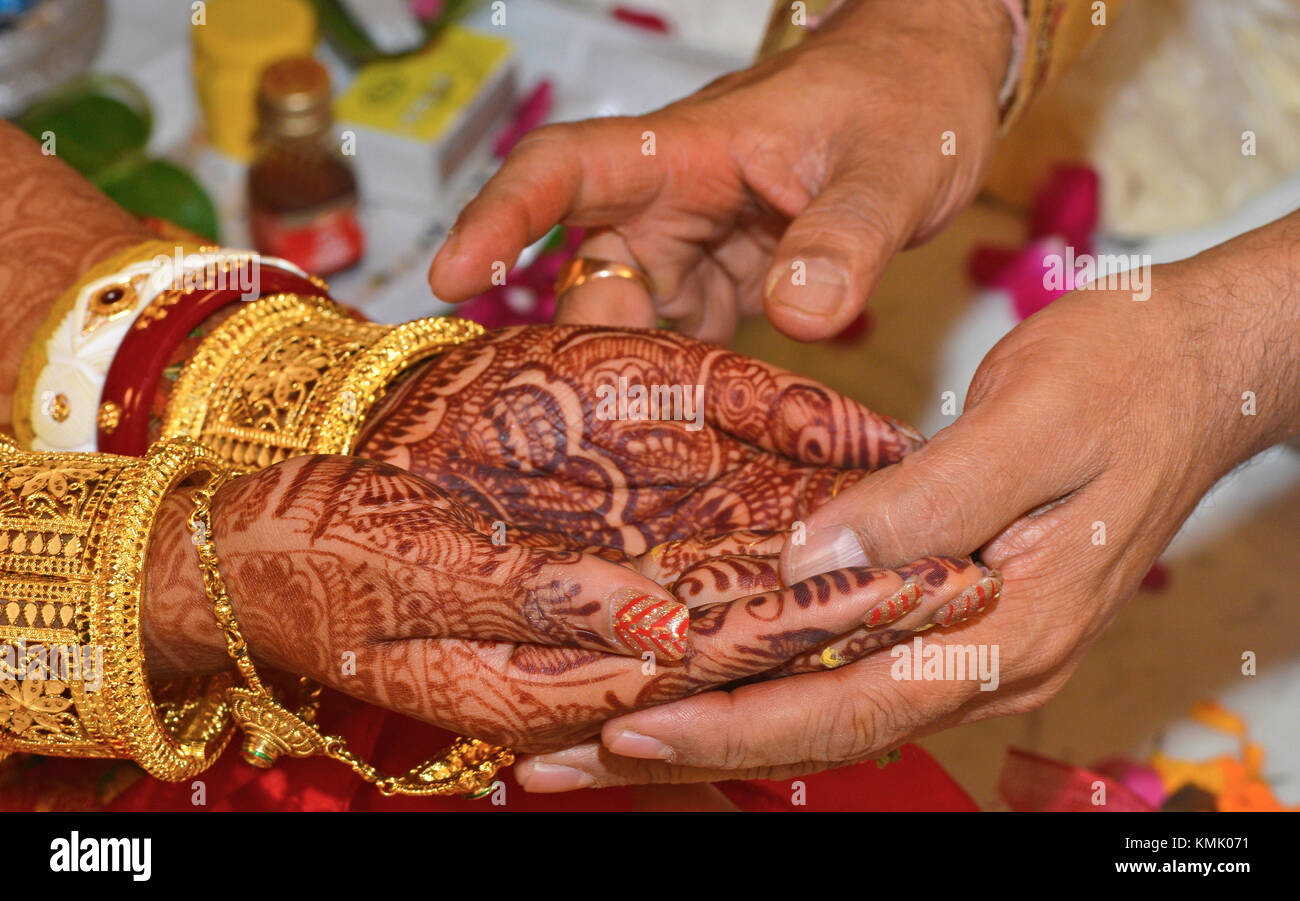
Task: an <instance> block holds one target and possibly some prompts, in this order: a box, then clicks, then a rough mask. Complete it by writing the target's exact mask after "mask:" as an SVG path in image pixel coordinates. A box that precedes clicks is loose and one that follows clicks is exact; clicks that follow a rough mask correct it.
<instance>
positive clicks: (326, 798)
mask: <svg viewBox="0 0 1300 901" xmlns="http://www.w3.org/2000/svg"><path fill="white" fill-rule="evenodd" d="M322 720H323V721H322V726H323V727H324V728H325V729H326V730H327V731H338V732H341V733H343V734H344V735H346V736H347V738H348V743H349V746H350V747H351V748H352V749H353V750H354V751H356V752H357V753H359V754H360V755H361V756H362V757H364V758H366V759H367V760H370V761H371V762H372V763H374V764H376V765H377V766H378V767H379V768H380V769H382V770H384V771H386V772H402V771H405V770H406V769H408V768H410V767H411V766H412V765H414V764H415V763H416V762H417V761H418V760H419V759H421V758H422V757H425V756H427V755H428V754H429V753H430V752H431V751H432V750H433V749H435V748H439V747H442V746H443V745H445V744H446V743H447V742H448V741H450V739H451V736H450V735H449V734H448V733H446V732H442V731H441V730H437V729H434V728H432V727H430V726H425V725H424V724H421V723H417V722H415V721H414V720H411V719H408V718H406V717H401V716H397V715H394V714H389V713H387V712H385V711H383V710H380V709H379V708H377V707H371V706H368V705H365V704H362V703H360V702H358V701H354V700H352V699H349V698H344V697H342V696H340V695H334V694H330V693H327V696H326V698H325V700H324V703H323V704H322ZM70 762H71V763H78V764H81V763H85V762H84V761H75V762H73V761H70ZM501 779H502V781H503V782H504V783H505V785H506V799H507V803H506V805H505V806H504V807H499V806H494V805H493V804H492V803H491V801H490V800H488V799H481V800H476V801H470V800H464V799H460V798H406V797H393V798H385V797H384V796H383V795H381V794H379V792H377V791H375V789H374V788H373V787H371V786H369V785H366V784H365V783H363V782H361V780H360V779H358V778H357V777H356V776H355V775H353V773H352V771H351V770H349V769H348V768H347V767H345V766H343V765H341V764H338V763H335V762H334V761H331V760H325V759H323V758H311V759H308V760H281V761H280V762H279V763H277V764H276V765H275V767H274V768H272V769H270V770H258V769H255V768H254V767H251V766H249V765H248V764H246V763H244V762H243V761H242V760H241V759H240V757H239V754H238V753H237V749H236V748H233V747H232V748H231V749H230V750H228V751H227V752H226V753H225V754H224V755H223V756H222V758H221V760H219V761H218V762H217V764H216V765H215V766H214V767H213V768H212V769H210V770H208V771H207V772H206V773H204V774H203V775H202V776H200V777H199V779H198V781H201V782H202V783H203V784H204V787H205V788H204V790H205V792H206V796H207V797H206V800H207V804H206V805H205V806H204V807H202V808H199V807H196V806H195V804H194V803H193V800H192V797H193V794H194V791H195V789H194V788H193V787H192V785H193V783H179V784H172V783H165V782H159V781H157V780H154V779H147V778H142V779H139V780H138V781H137V782H136V783H135V784H134V785H132V786H131V787H129V788H127V789H126V790H125V791H122V792H121V793H120V794H118V795H117V796H116V798H115V799H114V800H113V801H112V802H111V803H109V804H107V805H106V809H108V810H118V811H138V810H151V811H152V810H175V811H181V810H196V809H202V810H209V811H213V810H219V811H379V810H409V811H456V810H493V809H504V810H511V811H630V810H635V809H637V807H638V804H637V800H636V797H635V795H636V792H637V790H636V789H634V788H631V787H621V788H607V789H599V790H596V789H587V790H584V791H577V792H567V793H564V794H556V795H540V794H529V793H528V792H525V791H524V790H523V789H522V788H520V787H519V785H518V783H516V782H515V781H514V777H513V776H512V775H511V774H510V771H509V770H506V771H503V772H502V774H501ZM797 782H802V783H803V784H804V785H803V788H802V791H801V793H800V794H799V795H797V794H796V792H797V791H798V790H799V786H797V785H796V784H795V783H797ZM717 787H718V789H719V790H720V791H721V792H722V793H723V794H724V795H726V796H727V797H728V798H729V799H730V800H731V801H732V803H734V804H735V805H736V806H738V807H739V808H741V809H742V810H748V811H791V810H795V811H797V810H818V811H862V810H871V811H899V810H963V811H973V810H976V809H977V808H976V806H975V803H974V802H973V801H972V800H971V798H970V796H969V795H967V794H966V793H965V792H964V791H962V789H961V787H960V786H959V785H957V783H956V782H954V781H953V779H952V778H951V777H950V776H949V775H948V774H947V773H946V772H944V770H943V768H942V767H940V766H939V764H938V763H936V762H935V761H934V759H933V758H931V757H930V756H929V755H928V754H926V753H925V752H924V751H923V750H921V749H920V748H919V747H917V746H915V745H906V746H904V748H903V749H902V757H901V759H900V760H898V761H895V762H894V763H891V764H889V765H888V766H886V767H884V768H881V767H877V766H876V765H875V764H874V763H865V764H860V765H858V766H852V767H844V768H841V769H837V770H830V771H827V772H824V773H818V774H815V775H811V776H803V777H800V778H799V779H790V780H781V781H766V780H755V781H752V782H720V783H718V784H717ZM799 801H803V802H804V803H797V802H799Z"/></svg>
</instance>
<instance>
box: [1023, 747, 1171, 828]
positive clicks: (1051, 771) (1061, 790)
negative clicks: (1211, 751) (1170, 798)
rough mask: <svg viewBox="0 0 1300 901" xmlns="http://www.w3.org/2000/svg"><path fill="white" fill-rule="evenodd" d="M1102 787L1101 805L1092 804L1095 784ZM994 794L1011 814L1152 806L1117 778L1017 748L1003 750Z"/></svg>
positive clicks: (1117, 809) (1137, 809)
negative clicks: (1017, 812) (1004, 753)
mask: <svg viewBox="0 0 1300 901" xmlns="http://www.w3.org/2000/svg"><path fill="white" fill-rule="evenodd" d="M1099 782H1100V783H1103V784H1104V785H1105V788H1106V794H1105V802H1106V803H1105V804H1097V803H1094V798H1095V797H1096V796H1097V783H1099ZM998 792H999V793H1000V794H1001V795H1002V797H1003V799H1004V800H1005V801H1006V802H1007V805H1008V806H1009V807H1010V808H1011V809H1012V810H1015V811H1058V810H1090V811H1127V812H1133V811H1140V812H1149V811H1151V810H1152V807H1151V806H1150V805H1149V804H1147V803H1146V802H1145V801H1143V800H1142V798H1141V797H1140V796H1139V795H1137V794H1136V793H1135V792H1133V791H1130V790H1129V789H1128V788H1127V787H1125V786H1124V784H1123V783H1121V782H1120V781H1119V780H1118V779H1116V778H1112V777H1110V776H1105V775H1103V774H1101V773H1097V772H1094V771H1092V770H1087V769H1084V768H1083V767H1080V766H1071V765H1070V764H1068V763H1062V762H1061V761H1059V760H1052V759H1051V758H1048V757H1042V756H1040V755H1038V754H1033V753H1031V752H1029V751H1025V750H1022V749H1020V748H1011V749H1009V750H1008V751H1007V759H1006V761H1005V762H1003V764H1002V773H1001V775H999V776H998Z"/></svg>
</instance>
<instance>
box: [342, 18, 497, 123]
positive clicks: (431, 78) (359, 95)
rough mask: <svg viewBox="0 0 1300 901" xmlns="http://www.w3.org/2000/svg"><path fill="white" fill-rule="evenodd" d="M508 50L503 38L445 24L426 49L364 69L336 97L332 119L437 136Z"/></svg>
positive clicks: (480, 86) (372, 64)
mask: <svg viewBox="0 0 1300 901" xmlns="http://www.w3.org/2000/svg"><path fill="white" fill-rule="evenodd" d="M509 55H510V42H509V41H506V40H504V39H503V38H498V37H492V36H490V35H486V34H481V33H479V32H476V31H470V30H469V29H467V28H462V27H460V26H458V25H451V26H448V27H447V29H446V30H445V31H444V32H443V33H442V35H441V36H440V37H439V39H438V40H437V41H436V42H434V44H433V45H432V46H431V47H429V48H428V49H427V50H424V51H422V52H420V53H417V54H415V55H413V56H406V57H402V58H400V59H393V60H381V61H379V62H374V63H371V64H370V65H368V66H366V67H365V68H363V69H362V70H361V72H360V73H359V74H358V75H357V77H356V80H355V81H354V82H353V83H352V87H351V88H349V89H348V91H347V93H346V94H344V95H343V96H342V97H340V98H339V99H338V100H337V101H335V103H334V115H335V118H337V119H340V120H343V121H346V122H352V123H355V124H357V125H362V126H365V127H367V128H373V129H376V130H379V131H386V132H391V133H392V134H396V135H401V136H402V137H407V138H414V139H417V140H421V141H436V140H437V139H438V138H439V137H440V136H441V135H442V134H443V132H444V131H446V129H447V127H448V126H449V125H451V124H452V123H453V122H455V121H456V117H457V116H459V115H460V113H461V112H462V111H463V110H464V109H465V108H466V107H467V106H469V105H470V104H471V103H472V102H473V101H474V98H475V97H477V96H478V93H479V90H480V89H481V88H482V87H483V84H484V82H486V81H487V80H488V79H489V78H490V77H491V76H492V75H493V74H494V73H495V72H496V70H497V69H498V68H499V67H500V66H501V65H502V64H504V62H505V61H506V59H507V57H509Z"/></svg>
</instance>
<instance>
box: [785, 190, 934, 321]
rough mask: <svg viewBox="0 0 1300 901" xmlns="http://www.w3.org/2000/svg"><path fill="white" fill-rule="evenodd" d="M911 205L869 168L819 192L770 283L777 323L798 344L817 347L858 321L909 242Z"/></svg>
mask: <svg viewBox="0 0 1300 901" xmlns="http://www.w3.org/2000/svg"><path fill="white" fill-rule="evenodd" d="M905 204H906V201H905V200H903V199H902V197H901V195H899V196H898V197H896V198H892V199H891V197H890V196H889V195H888V194H887V193H886V190H885V187H884V186H883V185H882V184H881V182H880V180H879V179H876V178H872V177H871V175H870V173H869V172H867V171H866V170H865V169H858V170H855V171H854V172H853V173H851V174H847V175H845V176H844V177H841V178H838V179H836V180H835V181H833V182H832V183H831V184H830V185H829V186H827V187H826V188H825V189H824V190H823V191H822V192H821V193H820V194H818V195H817V197H816V198H815V199H814V200H813V201H812V202H811V203H810V204H808V206H807V207H805V208H804V210H803V212H802V213H800V214H799V216H798V218H796V219H795V220H794V222H792V223H790V226H789V228H787V229H786V231H785V235H784V236H783V237H782V239H781V243H780V244H778V245H777V248H776V252H775V253H774V254H773V257H772V259H773V262H772V266H771V268H769V269H768V271H767V277H766V278H765V280H764V282H763V284H764V290H763V308H764V312H766V314H767V317H768V319H770V320H771V322H772V324H773V325H774V326H776V327H777V328H778V329H779V330H780V331H782V332H784V333H785V334H787V335H789V336H790V337H792V338H796V339H798V340H801V341H818V340H821V339H823V338H830V337H832V336H833V335H836V334H838V333H839V332H840V331H842V330H843V329H844V327H845V326H847V325H848V324H849V323H850V322H852V321H853V318H854V317H855V316H857V315H858V313H860V312H861V311H862V309H863V307H865V306H866V302H867V297H868V296H870V294H871V292H872V291H873V290H875V287H876V284H877V283H878V282H879V281H880V277H881V275H882V274H883V272H884V269H885V265H886V264H887V263H888V262H889V260H890V259H891V258H892V257H893V255H894V254H895V253H896V252H897V251H898V250H899V249H901V248H902V247H903V245H904V244H905V243H906V242H907V239H908V237H909V235H910V228H909V227H908V225H907V220H908V219H910V217H909V216H908V215H907V213H906V211H905V210H904V209H902V208H901V207H903V206H904V205H905Z"/></svg>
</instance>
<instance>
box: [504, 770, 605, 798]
mask: <svg viewBox="0 0 1300 901" xmlns="http://www.w3.org/2000/svg"><path fill="white" fill-rule="evenodd" d="M515 778H516V779H517V780H519V784H520V785H521V786H523V789H524V791H530V792H571V791H575V790H577V789H579V788H591V786H593V785H595V784H596V777H595V776H593V775H591V773H584V772H583V771H582V770H577V769H574V768H573V767H571V766H560V765H559V764H556V763H532V764H529V765H528V767H527V769H524V768H523V767H517V768H516V770H515Z"/></svg>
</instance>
